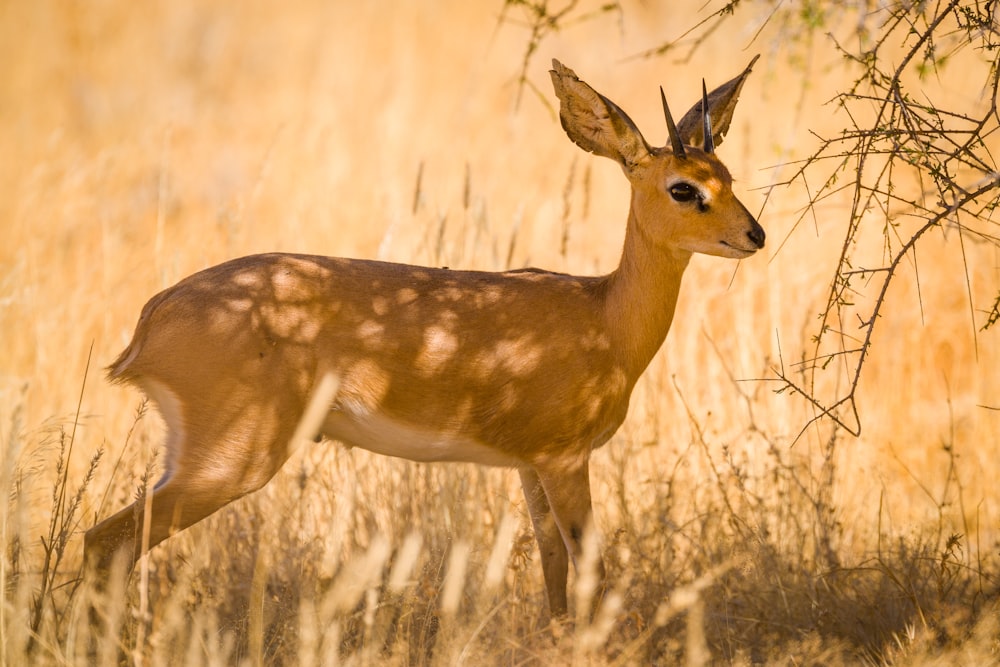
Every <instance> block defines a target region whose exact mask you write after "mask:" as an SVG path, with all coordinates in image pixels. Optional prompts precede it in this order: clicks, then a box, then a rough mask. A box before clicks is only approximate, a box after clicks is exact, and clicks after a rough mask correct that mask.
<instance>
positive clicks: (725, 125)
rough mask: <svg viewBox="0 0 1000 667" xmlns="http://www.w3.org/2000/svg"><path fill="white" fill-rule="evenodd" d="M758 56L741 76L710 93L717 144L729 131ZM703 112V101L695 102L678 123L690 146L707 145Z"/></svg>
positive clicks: (709, 102)
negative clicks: (741, 91) (741, 94)
mask: <svg viewBox="0 0 1000 667" xmlns="http://www.w3.org/2000/svg"><path fill="white" fill-rule="evenodd" d="M758 58H760V56H759V55H757V56H754V57H753V60H751V61H750V64H749V65H747V68H746V69H745V70H743V72H742V73H741V74H740V75H739V76H737V77H736V78H735V79H731V80H730V81H727V82H726V83H724V84H722V85H721V86H719V87H718V88H716V89H715V90H713V91H712V92H710V93H709V94H708V113H709V115H710V116H711V117H712V139H713V141H714V142H715V145H716V146H718V145H719V144H721V143H722V138H723V137H724V136H725V134H726V132H728V131H729V123H730V122H731V121H732V120H733V112H734V111H735V110H736V101H737V100H738V99H739V96H740V90H741V89H742V88H743V82H744V81H746V78H747V76H748V75H749V74H750V70H752V69H753V65H754V63H755V62H757V59H758ZM702 113H703V112H702V109H701V102H700V101H698V102H695V105H694V106H693V107H691V109H690V110H689V111H688V112H687V113H686V114H684V117H683V118H681V120H680V122H679V123H677V132H678V134H680V136H681V140H683V141H684V143H685V144H687V145H689V146H698V147H699V148H702V147H704V146H705V130H704V126H705V123H704V116H702Z"/></svg>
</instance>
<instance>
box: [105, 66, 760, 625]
mask: <svg viewBox="0 0 1000 667" xmlns="http://www.w3.org/2000/svg"><path fill="white" fill-rule="evenodd" d="M752 66H753V62H751V63H750V65H749V66H748V67H747V68H746V70H744V71H743V73H742V74H740V75H739V76H738V77H736V78H735V79H733V80H731V81H729V82H728V83H726V84H724V85H722V86H721V87H719V88H717V89H716V90H714V91H713V92H712V94H711V95H707V94H706V93H705V90H704V86H703V88H702V99H701V100H700V101H699V102H698V103H696V104H695V106H694V107H693V108H692V109H691V110H690V111H689V112H688V113H687V114H686V115H685V116H684V117H683V118H682V119H681V121H680V122H679V123H677V124H675V123H674V121H673V119H672V118H671V115H670V111H669V110H668V108H667V103H666V98H665V97H664V96H663V90H662V89H661V90H660V94H661V98H663V110H664V113H665V115H666V121H667V128H668V133H669V138H670V142H669V145H667V146H666V147H664V148H653V147H651V146H650V145H649V144H647V143H646V141H645V140H644V139H643V137H642V135H641V134H640V133H639V130H638V129H637V128H636V126H635V124H634V123H633V122H632V120H631V119H629V117H628V116H627V115H625V112H624V111H622V110H621V109H619V108H618V106H617V105H615V104H614V103H612V102H611V101H610V100H608V99H607V98H605V97H604V96H602V95H601V94H599V93H598V92H596V91H595V90H594V89H593V88H591V87H590V86H589V85H587V84H586V83H584V82H583V81H581V80H580V79H579V78H577V76H576V74H575V73H574V72H573V70H571V69H569V68H568V67H565V66H564V65H562V64H561V63H559V62H558V61H555V60H553V62H552V67H553V69H552V71H551V76H552V83H553V85H554V86H555V92H556V95H557V96H558V97H559V100H560V103H561V106H560V112H559V117H560V120H561V121H562V126H563V128H564V129H565V130H566V133H567V134H568V135H569V138H570V139H572V140H573V141H574V142H575V143H576V144H577V145H579V146H580V147H581V148H583V149H584V150H586V151H590V152H592V153H596V154H598V155H602V156H604V157H609V158H611V159H613V160H615V161H616V162H618V164H619V165H621V167H622V169H623V170H624V172H625V176H626V177H627V178H628V179H629V182H630V183H631V185H632V199H631V208H630V210H629V215H628V221H627V226H626V232H625V245H624V249H623V251H622V255H621V262H620V264H619V266H618V268H617V269H615V270H614V271H612V272H611V273H609V274H608V275H605V276H600V277H582V276H571V275H565V274H560V273H551V272H548V271H542V270H538V269H524V270H516V271H505V272H502V273H486V272H479V271H455V270H448V269H436V268H425V267H420V266H410V265H405V264H390V263H386V262H377V261H368V260H359V259H339V258H331V257H317V256H311V255H294V254H284V253H272V254H264V255H253V256H250V257H243V258H240V259H235V260H232V261H229V262H226V263H224V264H220V265H218V266H214V267H212V268H209V269H205V270H203V271H200V272H198V273H196V274H194V275H192V276H190V277H188V278H185V279H184V280H182V281H180V282H179V283H177V284H176V285H174V286H173V287H171V288H169V289H166V290H164V291H163V292H160V293H159V294H157V295H156V296H154V297H153V298H152V299H150V301H149V302H148V303H147V304H146V306H145V308H143V310H142V315H141V316H140V317H139V322H138V324H137V325H136V330H135V334H134V336H133V338H132V342H131V343H130V344H129V346H128V347H126V348H125V350H124V351H123V352H122V353H121V355H120V356H119V357H118V358H117V359H116V360H115V362H114V363H113V364H112V365H111V366H110V368H109V370H108V377H109V378H110V379H111V380H112V381H114V382H128V383H130V384H133V385H135V386H137V387H139V388H140V389H141V390H142V391H143V392H145V394H146V395H147V396H148V397H149V398H150V399H152V400H153V402H155V403H156V405H157V406H158V408H159V411H160V413H161V414H162V415H163V418H164V420H165V422H166V426H167V437H166V457H165V458H166V460H165V467H166V471H165V473H164V475H163V477H162V479H160V481H159V483H158V484H157V485H156V487H155V489H154V490H153V491H152V492H151V498H147V499H146V500H145V502H144V501H143V500H140V501H137V502H136V503H135V504H134V505H132V506H130V507H127V508H125V509H123V510H121V511H120V512H118V513H117V514H115V515H114V516H112V517H110V518H108V519H106V520H104V521H103V522H101V523H100V524H98V525H96V526H94V527H93V528H91V529H90V530H89V531H87V535H86V554H87V559H88V562H89V563H90V564H91V566H93V567H94V568H95V571H96V572H98V573H104V576H105V577H106V576H107V574H106V573H107V572H108V569H109V566H110V564H111V562H112V560H113V558H114V557H115V555H116V554H117V553H119V552H124V554H125V560H126V562H127V563H128V565H129V567H131V566H132V565H134V564H135V562H136V560H137V559H138V558H139V556H140V555H141V553H142V551H143V549H144V548H149V547H152V546H154V545H156V544H158V543H160V542H161V541H163V540H165V539H166V538H167V537H169V536H170V535H172V534H173V533H176V532H178V531H180V530H183V529H185V528H187V527H188V526H190V525H192V524H194V523H196V522H198V521H200V520H202V519H204V518H205V517H207V516H208V515H210V514H212V513H213V512H215V511H216V510H218V509H219V508H221V507H223V506H225V505H226V504H228V503H231V502H232V501H234V500H236V499H237V498H239V497H241V496H244V495H246V494H248V493H250V492H252V491H254V490H256V489H259V488H261V486H263V485H264V484H265V483H267V481H268V480H269V479H271V477H272V476H273V475H274V474H275V473H276V472H277V471H278V469H279V468H280V467H281V465H282V464H283V463H284V461H285V460H286V459H287V458H288V456H289V454H290V452H291V447H290V446H289V442H290V439H291V438H292V435H293V432H294V431H295V429H296V424H297V423H298V421H299V419H300V417H301V416H302V414H303V411H304V410H305V408H306V405H307V403H308V402H309V400H310V395H311V394H312V392H313V391H314V388H315V387H316V386H317V384H318V383H319V381H320V378H323V377H329V376H331V375H332V376H333V377H335V378H336V379H337V380H338V381H339V390H338V391H337V392H336V395H335V397H334V398H332V399H331V400H330V401H329V403H328V406H324V409H323V413H322V425H321V428H320V431H321V433H322V434H323V435H325V436H326V437H328V438H330V439H333V440H339V441H341V442H343V443H345V444H347V445H349V446H354V447H361V448H364V449H367V450H370V451H373V452H377V453H380V454H386V455H389V456H398V457H402V458H406V459H410V460H414V461H467V462H474V463H481V464H487V465H496V466H510V467H515V468H517V469H518V471H519V472H520V475H521V483H522V485H523V487H524V494H525V497H526V499H527V506H528V510H529V512H530V515H531V520H532V523H533V526H534V529H535V537H536V539H537V541H538V546H539V549H540V553H541V562H542V570H543V574H544V578H545V588H546V591H547V594H548V602H549V608H550V611H551V613H552V614H554V615H563V614H565V613H566V612H567V595H566V587H567V574H568V564H569V559H570V558H573V559H574V561H576V560H577V559H578V558H579V557H580V555H581V553H582V551H583V542H582V537H583V531H584V528H585V527H586V526H587V524H588V521H589V520H590V516H591V512H592V508H591V499H590V481H589V475H588V460H589V458H590V453H591V451H593V450H594V449H596V448H597V447H600V446H601V445H603V444H604V443H605V442H607V441H608V439H609V438H611V436H612V434H614V433H615V431H616V430H617V429H618V427H619V426H620V425H621V423H622V421H623V420H624V419H625V413H626V409H627V407H628V402H629V396H630V394H631V393H632V388H633V387H634V386H635V383H636V381H637V380H638V378H639V376H640V375H641V374H642V372H643V370H644V369H645V368H646V366H647V365H648V364H649V362H650V360H651V359H652V357H653V355H654V354H655V353H656V351H657V350H658V349H659V348H660V346H661V344H662V343H663V340H664V338H665V337H666V335H667V331H668V330H669V329H670V323H671V320H672V319H673V316H674V307H675V306H676V304H677V295H678V291H679V290H680V286H681V276H682V274H683V273H684V269H685V267H686V266H687V264H688V260H689V259H690V257H691V254H692V253H695V252H700V253H705V254H709V255H718V256H721V257H730V258H736V259H740V258H744V257H749V256H750V255H753V254H754V253H755V252H757V250H759V249H761V248H763V247H764V230H763V229H762V228H761V227H760V225H759V224H757V221H756V220H755V219H754V217H753V215H751V214H750V212H749V211H748V210H747V209H746V207H745V206H743V204H741V203H740V201H739V200H738V199H737V198H736V196H735V195H734V194H733V191H732V177H731V176H730V175H729V171H727V169H726V167H725V166H723V164H722V162H720V161H719V159H718V158H717V157H716V156H715V153H714V146H715V144H717V143H719V142H720V141H721V139H722V135H723V134H724V133H725V132H726V130H727V129H728V127H729V124H730V120H731V118H732V114H733V109H734V107H735V105H736V100H737V97H738V95H739V92H740V88H741V87H742V85H743V82H744V80H745V78H746V76H747V75H748V74H749V73H750V68H751V67H752ZM144 524H145V525H144ZM144 532H145V536H143V535H142V534H143V533H144ZM597 570H598V572H597V574H598V576H599V580H600V581H602V582H603V578H604V571H603V566H601V565H600V562H599V560H598V565H597Z"/></svg>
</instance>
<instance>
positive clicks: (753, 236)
mask: <svg viewBox="0 0 1000 667" xmlns="http://www.w3.org/2000/svg"><path fill="white" fill-rule="evenodd" d="M766 236H767V234H765V233H764V228H763V227H761V226H760V224H759V223H758V222H757V221H756V220H754V221H753V224H752V225H751V226H750V231H749V232H747V238H749V239H750V241H751V243H753V244H754V245H755V246H757V248H758V249H760V248H763V247H764V239H765V237H766Z"/></svg>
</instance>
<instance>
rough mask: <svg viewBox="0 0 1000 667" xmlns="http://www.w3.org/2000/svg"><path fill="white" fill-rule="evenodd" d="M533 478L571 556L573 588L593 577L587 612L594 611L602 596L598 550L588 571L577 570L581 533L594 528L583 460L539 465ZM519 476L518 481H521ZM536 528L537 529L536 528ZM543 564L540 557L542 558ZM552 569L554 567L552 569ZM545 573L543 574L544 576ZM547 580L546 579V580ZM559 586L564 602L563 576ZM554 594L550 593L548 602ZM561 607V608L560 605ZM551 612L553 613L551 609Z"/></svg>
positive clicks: (580, 559)
mask: <svg viewBox="0 0 1000 667" xmlns="http://www.w3.org/2000/svg"><path fill="white" fill-rule="evenodd" d="M535 478H536V479H537V480H538V481H539V482H540V483H541V486H542V489H543V490H544V491H545V499H546V500H547V501H548V506H549V509H550V512H551V517H552V518H553V519H554V520H555V524H556V526H558V528H559V533H560V535H561V536H562V540H563V543H564V544H565V551H568V552H569V555H570V556H571V557H572V559H573V569H574V570H576V583H575V586H576V587H577V588H579V587H580V585H581V583H583V581H584V579H585V578H586V577H587V576H590V575H593V576H595V577H596V582H595V584H594V589H593V591H592V593H591V597H590V600H591V609H590V611H591V613H592V612H594V611H596V609H597V607H598V605H599V604H600V602H601V600H602V599H603V597H604V587H605V572H604V561H603V560H602V559H601V555H600V552H599V551H598V553H596V554H593V556H594V558H595V560H594V564H593V570H592V571H581V568H582V567H583V565H584V562H583V556H584V533H585V531H588V530H597V528H596V526H594V520H593V507H592V506H591V501H590V467H589V465H588V461H587V459H583V461H582V462H579V461H575V462H574V463H573V464H569V465H567V464H565V462H563V461H560V462H558V464H556V465H552V466H545V467H539V468H536V469H535ZM523 479H524V478H523V476H522V482H523ZM536 530H537V529H536ZM542 565H543V567H544V566H545V561H544V556H543V560H542ZM553 569H554V568H553ZM547 577H548V574H547V573H546V578H547ZM546 583H547V582H546ZM563 583H564V586H563V588H562V595H563V597H562V603H563V605H565V604H566V596H565V579H563ZM553 598H554V595H553V594H552V593H551V592H550V593H549V599H550V604H551V601H552V599H553ZM564 608H565V607H564ZM553 613H555V612H554V611H553Z"/></svg>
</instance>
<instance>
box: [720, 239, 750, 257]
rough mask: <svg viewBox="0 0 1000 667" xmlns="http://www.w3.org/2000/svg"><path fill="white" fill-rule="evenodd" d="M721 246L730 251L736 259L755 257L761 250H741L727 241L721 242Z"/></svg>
mask: <svg viewBox="0 0 1000 667" xmlns="http://www.w3.org/2000/svg"><path fill="white" fill-rule="evenodd" d="M719 244H720V245H722V247H724V248H726V249H727V250H728V251H729V253H730V255H731V256H732V257H733V258H735V259H743V258H744V257H749V256H750V255H753V254H754V253H756V252H757V251H758V250H759V248H741V247H739V246H735V245H733V244H732V243H726V242H725V241H719Z"/></svg>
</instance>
